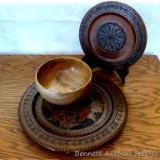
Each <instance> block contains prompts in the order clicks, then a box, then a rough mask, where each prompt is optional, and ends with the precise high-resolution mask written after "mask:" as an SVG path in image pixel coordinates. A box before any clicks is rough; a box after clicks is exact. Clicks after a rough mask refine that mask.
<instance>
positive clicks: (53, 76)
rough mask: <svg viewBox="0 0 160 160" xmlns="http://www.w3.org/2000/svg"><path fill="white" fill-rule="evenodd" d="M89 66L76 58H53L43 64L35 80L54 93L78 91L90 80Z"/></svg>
mask: <svg viewBox="0 0 160 160" xmlns="http://www.w3.org/2000/svg"><path fill="white" fill-rule="evenodd" d="M91 76H92V72H91V69H90V68H89V66H88V65H87V64H86V63H85V62H83V61H81V60H79V59H77V58H64V57H63V58H62V57H60V58H55V59H52V60H50V61H48V62H46V63H45V64H43V65H42V66H41V67H40V68H39V70H38V72H37V80H38V82H39V83H40V84H41V86H43V87H44V88H46V89H48V90H50V91H52V92H55V93H66V92H72V91H75V90H78V89H79V88H82V87H83V86H85V85H86V84H87V83H88V82H89V81H90V79H91Z"/></svg>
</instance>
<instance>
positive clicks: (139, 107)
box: [0, 55, 160, 160]
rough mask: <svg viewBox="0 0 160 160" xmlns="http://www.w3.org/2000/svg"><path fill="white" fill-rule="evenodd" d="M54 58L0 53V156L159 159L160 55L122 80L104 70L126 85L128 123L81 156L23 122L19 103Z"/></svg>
mask: <svg viewBox="0 0 160 160" xmlns="http://www.w3.org/2000/svg"><path fill="white" fill-rule="evenodd" d="M53 57H54V56H48V55H43V56H31V55H28V56H22V55H15V56H0V96H1V97H0V104H1V107H0V159H66V160H68V159H94V158H95V159H104V158H105V159H134V158H140V159H142V158H143V159H159V158H160V64H159V60H158V59H157V57H156V56H143V57H142V58H141V59H140V60H139V61H138V62H137V63H136V64H134V65H133V66H132V67H130V73H129V75H128V76H127V78H126V84H124V85H123V84H122V83H121V81H120V79H119V77H118V75H117V74H116V72H112V73H107V72H106V71H102V73H103V74H106V78H108V79H110V80H112V81H113V82H114V83H115V84H116V85H117V86H118V87H119V88H120V89H121V90H122V92H123V93H124V95H125V97H126V100H127V103H128V119H127V122H126V124H125V126H124V128H123V129H122V131H121V132H120V133H119V134H118V136H116V137H115V138H114V139H113V140H112V141H111V142H110V143H108V144H105V145H103V146H101V147H100V148H97V149H95V150H94V151H91V153H92V155H90V156H87V155H86V156H84V155H85V154H87V153H81V154H79V156H78V155H75V154H72V155H69V154H66V153H57V152H51V151H48V150H46V149H44V148H43V147H41V146H39V145H38V144H36V143H35V142H33V141H32V140H31V139H30V138H29V137H28V135H27V134H26V133H25V132H24V131H23V129H22V128H21V125H20V123H19V119H18V114H17V110H18V104H19V101H20V99H21V96H22V95H23V93H24V91H25V90H26V89H27V88H28V86H29V85H30V84H32V83H33V82H34V74H35V71H36V69H37V68H38V66H39V65H41V64H42V63H43V62H45V61H47V60H48V59H51V58H53ZM77 57H79V58H81V56H77ZM91 153H90V154H91Z"/></svg>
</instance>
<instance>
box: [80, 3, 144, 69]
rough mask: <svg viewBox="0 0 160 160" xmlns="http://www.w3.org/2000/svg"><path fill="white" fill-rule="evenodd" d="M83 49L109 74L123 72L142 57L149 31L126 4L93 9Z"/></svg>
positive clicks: (82, 39)
mask: <svg viewBox="0 0 160 160" xmlns="http://www.w3.org/2000/svg"><path fill="white" fill-rule="evenodd" d="M79 40H80V44H81V47H82V49H83V51H84V53H85V55H87V56H88V57H91V59H94V60H95V61H97V62H98V63H99V64H101V66H104V67H105V68H108V69H110V70H123V69H124V66H128V67H129V66H131V65H133V64H134V63H135V62H137V61H138V59H139V58H140V57H141V55H142V54H143V52H144V50H145V47H146V44H147V31H146V27H145V24H144V22H143V19H142V18H141V16H140V15H139V14H138V13H137V11H136V10H134V9H133V8H132V7H130V6H129V5H127V4H125V3H121V2H116V1H108V2H103V3H100V4H97V5H95V6H93V7H92V8H91V9H90V10H88V12H87V13H86V14H85V15H84V17H83V19H82V22H81V25H80V29H79Z"/></svg>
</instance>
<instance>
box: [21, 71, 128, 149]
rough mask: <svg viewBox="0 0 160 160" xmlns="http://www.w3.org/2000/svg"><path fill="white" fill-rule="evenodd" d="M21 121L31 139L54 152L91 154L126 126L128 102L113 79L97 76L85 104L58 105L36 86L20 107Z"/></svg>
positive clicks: (30, 90) (31, 88) (28, 91)
mask: <svg viewBox="0 0 160 160" xmlns="http://www.w3.org/2000/svg"><path fill="white" fill-rule="evenodd" d="M18 115H19V120H20V123H21V125H22V127H23V129H24V130H25V131H26V133H27V134H28V135H29V137H30V138H31V139H32V140H33V141H35V142H36V143H38V144H40V145H41V146H43V147H45V148H47V149H50V150H52V151H60V152H74V151H87V150H91V149H94V148H96V147H99V146H101V145H103V144H104V143H106V142H108V141H110V140H111V139H112V138H113V137H115V136H116V135H117V134H118V133H119V132H120V130H121V129H122V127H123V126H124V124H125V121H126V118H127V103H126V99H125V97H124V95H123V93H122V92H121V91H120V89H119V88H118V87H117V86H116V85H115V84H114V83H113V82H111V81H110V80H108V79H106V78H105V77H104V76H102V75H100V74H97V73H94V74H93V85H92V89H91V91H90V93H89V95H88V97H86V98H85V99H84V100H83V101H81V102H79V103H77V104H73V105H70V106H58V105H54V104H51V103H49V102H47V101H46V100H44V99H43V98H42V97H41V95H40V94H39V93H38V91H37V89H36V87H35V84H32V85H31V86H30V87H29V88H28V89H27V90H26V92H25V93H24V95H23V96H22V99H21V101H20V104H19V112H18Z"/></svg>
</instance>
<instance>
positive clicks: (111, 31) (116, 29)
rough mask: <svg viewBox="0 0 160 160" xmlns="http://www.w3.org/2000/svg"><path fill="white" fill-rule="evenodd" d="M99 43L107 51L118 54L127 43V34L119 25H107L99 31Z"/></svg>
mask: <svg viewBox="0 0 160 160" xmlns="http://www.w3.org/2000/svg"><path fill="white" fill-rule="evenodd" d="M97 41H98V43H99V45H100V46H101V48H102V49H104V50H105V51H108V52H117V51H119V50H121V49H122V48H123V46H124V45H125V43H126V33H125V32H124V30H123V28H122V27H121V26H120V25H118V24H117V23H105V24H103V25H102V26H101V27H100V28H99V29H98V32H97Z"/></svg>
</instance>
